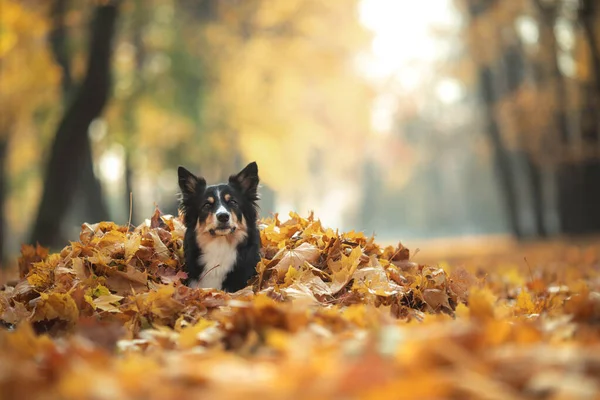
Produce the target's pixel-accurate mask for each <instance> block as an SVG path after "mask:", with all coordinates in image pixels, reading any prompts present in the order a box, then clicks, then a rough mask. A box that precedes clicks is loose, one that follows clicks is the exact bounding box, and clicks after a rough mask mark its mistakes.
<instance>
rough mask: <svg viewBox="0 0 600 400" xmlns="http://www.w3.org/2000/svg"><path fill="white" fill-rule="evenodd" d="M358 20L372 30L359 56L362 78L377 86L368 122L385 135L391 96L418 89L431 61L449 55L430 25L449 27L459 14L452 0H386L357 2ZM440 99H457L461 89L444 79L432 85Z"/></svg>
mask: <svg viewBox="0 0 600 400" xmlns="http://www.w3.org/2000/svg"><path fill="white" fill-rule="evenodd" d="M359 15H360V20H361V23H362V24H363V25H364V26H365V27H366V28H367V29H368V30H370V31H371V32H372V34H373V42H372V46H371V54H369V57H365V58H364V59H361V66H362V70H363V73H364V74H365V76H366V77H367V78H368V79H370V80H372V81H373V82H374V83H375V84H377V85H379V98H378V99H376V101H375V103H374V106H373V111H372V118H371V124H372V127H373V130H374V131H375V132H377V133H380V134H386V133H390V132H389V130H390V129H392V127H393V116H394V113H395V111H396V110H395V107H396V102H395V101H390V95H391V96H397V95H398V94H399V93H403V94H407V93H410V92H411V91H415V90H418V88H419V87H421V86H422V85H423V83H424V82H426V80H427V79H431V77H432V74H433V75H435V72H431V70H432V69H433V68H434V63H435V62H436V61H438V60H440V59H443V58H444V57H447V56H448V51H449V50H448V46H447V45H446V44H444V43H442V42H440V40H439V34H437V35H436V33H435V31H434V28H441V29H447V28H449V27H450V28H453V27H456V26H458V24H459V23H460V16H459V14H458V12H457V11H456V9H455V8H454V6H453V4H452V1H451V0H430V1H427V2H425V1H400V0H398V1H389V0H362V2H361V3H360V6H359ZM437 94H438V96H439V98H440V100H441V101H443V102H445V103H451V102H455V101H458V100H459V99H460V98H461V97H462V87H461V86H460V85H459V84H457V83H456V82H450V81H443V82H442V83H441V84H440V85H438V87H437Z"/></svg>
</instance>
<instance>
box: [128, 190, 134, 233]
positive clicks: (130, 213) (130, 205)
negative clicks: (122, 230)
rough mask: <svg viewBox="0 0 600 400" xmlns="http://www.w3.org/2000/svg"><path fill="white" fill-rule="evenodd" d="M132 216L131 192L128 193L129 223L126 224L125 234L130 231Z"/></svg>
mask: <svg viewBox="0 0 600 400" xmlns="http://www.w3.org/2000/svg"><path fill="white" fill-rule="evenodd" d="M132 215H133V192H129V221H128V222H127V232H129V229H131V216H132Z"/></svg>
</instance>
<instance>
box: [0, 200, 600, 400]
mask: <svg viewBox="0 0 600 400" xmlns="http://www.w3.org/2000/svg"><path fill="white" fill-rule="evenodd" d="M260 230H261V240H262V244H263V257H262V261H261V263H259V265H258V266H257V269H258V272H259V273H258V276H257V277H256V278H255V279H254V280H253V281H252V282H251V285H250V286H248V287H247V288H246V289H244V290H241V291H239V292H237V293H232V294H227V293H224V292H220V291H216V290H209V289H190V288H188V287H186V286H184V285H183V284H182V283H181V281H182V279H184V278H185V273H183V272H182V270H181V267H182V261H183V248H182V246H183V235H184V227H183V225H182V224H181V222H180V220H179V219H178V218H176V217H172V216H168V215H161V214H160V212H159V211H158V210H157V211H156V212H155V214H154V215H153V216H152V218H151V219H149V220H147V221H146V222H145V223H144V224H142V225H141V226H138V227H137V228H135V229H128V228H127V227H124V226H117V225H115V224H114V223H110V222H101V223H98V224H95V225H89V224H84V225H83V226H82V231H81V234H80V240H79V241H77V242H72V243H71V244H70V245H68V246H66V247H65V248H64V249H63V250H62V251H61V252H60V253H59V254H48V252H47V250H45V249H43V248H41V247H32V246H24V247H23V250H22V257H21V259H20V265H19V267H20V273H21V276H22V279H21V280H20V282H19V283H18V284H17V285H16V286H14V287H5V288H4V289H3V290H2V291H0V324H1V325H3V326H4V327H5V328H6V329H4V330H3V331H0V393H2V395H4V396H6V397H7V398H21V397H23V398H25V397H27V398H42V397H43V398H107V399H118V398H132V397H143V398H157V399H158V398H175V397H176V396H177V397H181V398H188V397H189V398H198V397H204V396H205V397H207V398H208V397H215V396H216V397H218V398H237V397H241V396H244V397H247V396H248V395H253V396H261V397H262V398H281V397H287V398H313V397H320V398H336V397H348V396H350V397H353V396H357V397H374V398H376V397H379V396H386V397H394V398H397V397H399V396H401V395H403V396H404V397H409V398H410V397H427V398H433V397H455V398H456V397H459V398H463V397H472V398H521V397H522V398H527V397H531V398H549V396H560V395H564V396H567V397H569V398H588V397H586V396H590V397H589V398H594V396H597V395H598V393H600V381H599V380H598V378H597V377H598V376H600V345H599V344H598V334H599V333H600V296H599V294H598V293H599V292H600V290H599V287H600V280H599V279H598V265H597V259H596V260H595V262H596V263H595V264H594V262H592V263H591V265H586V266H580V268H579V269H577V270H574V269H573V270H571V269H566V270H559V269H554V270H553V269H548V270H540V271H537V272H536V273H535V274H533V273H530V276H529V277H528V278H527V279H524V278H523V277H522V276H521V275H519V274H518V273H516V272H515V273H512V274H504V275H503V274H489V271H487V273H486V271H480V272H479V273H477V274H471V273H470V272H467V270H465V269H463V268H454V269H453V270H452V272H451V273H447V272H446V271H445V270H444V269H442V268H439V267H432V266H426V265H419V264H417V263H414V262H412V261H410V259H409V251H408V249H406V248H404V247H403V246H402V245H401V244H398V246H395V247H394V246H388V247H382V246H379V245H378V244H377V243H375V242H374V239H373V238H367V237H365V236H364V235H363V234H362V233H356V232H348V233H339V232H336V231H334V230H332V229H330V228H325V227H323V226H322V225H321V223H320V221H319V220H316V219H314V218H313V216H312V215H310V216H309V217H308V218H302V217H301V216H299V215H297V214H295V213H291V214H290V218H289V219H288V220H287V221H285V222H283V223H282V222H281V221H279V219H278V218H277V216H276V217H275V218H274V219H270V220H265V221H263V224H262V225H261V227H260ZM560 271H563V272H560ZM565 271H567V272H565ZM559 377H560V379H559ZM232 383H235V384H232ZM2 395H0V397H1V396H2ZM553 398H555V397H553Z"/></svg>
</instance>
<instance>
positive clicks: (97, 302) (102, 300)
mask: <svg viewBox="0 0 600 400" xmlns="http://www.w3.org/2000/svg"><path fill="white" fill-rule="evenodd" d="M122 299H123V296H117V295H114V294H108V295H102V296H98V297H97V298H96V299H94V306H95V308H99V309H101V310H102V311H108V312H114V313H118V312H121V310H119V308H118V307H117V306H115V305H114V304H113V303H119V302H120V301H121V300H122Z"/></svg>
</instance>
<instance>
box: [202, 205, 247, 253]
mask: <svg viewBox="0 0 600 400" xmlns="http://www.w3.org/2000/svg"><path fill="white" fill-rule="evenodd" d="M217 225H218V221H217V218H216V216H215V215H214V214H210V215H209V216H208V218H207V219H206V221H205V222H204V223H203V224H201V223H200V222H198V223H197V224H196V243H198V246H200V247H201V248H202V247H204V246H206V245H207V244H208V243H210V242H211V241H213V240H227V241H228V242H229V243H232V244H234V245H237V244H239V243H241V242H242V241H243V240H244V239H246V237H248V225H246V219H245V218H244V216H243V215H242V220H241V221H240V220H238V218H237V216H236V215H235V213H231V225H232V226H235V231H234V232H233V233H231V234H229V235H224V236H213V235H211V234H210V230H211V229H216V227H217Z"/></svg>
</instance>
